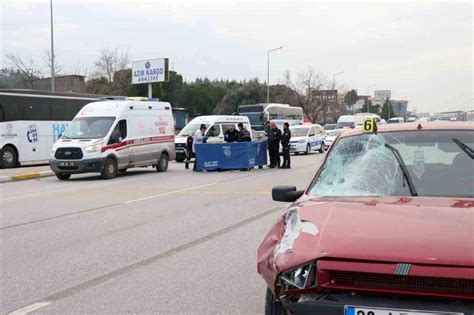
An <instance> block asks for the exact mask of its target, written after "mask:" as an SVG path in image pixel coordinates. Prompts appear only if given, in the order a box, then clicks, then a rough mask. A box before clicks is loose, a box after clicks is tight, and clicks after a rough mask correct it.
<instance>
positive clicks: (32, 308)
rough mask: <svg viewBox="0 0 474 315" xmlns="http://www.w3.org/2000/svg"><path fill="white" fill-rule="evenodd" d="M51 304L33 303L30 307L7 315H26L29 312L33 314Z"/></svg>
mask: <svg viewBox="0 0 474 315" xmlns="http://www.w3.org/2000/svg"><path fill="white" fill-rule="evenodd" d="M49 304H51V302H38V303H33V304H31V305H28V306H25V307H23V308H20V309H19V310H16V311H14V312H11V313H9V314H8V315H26V314H29V313H31V312H34V311H36V310H38V309H40V308H42V307H45V306H48V305H49Z"/></svg>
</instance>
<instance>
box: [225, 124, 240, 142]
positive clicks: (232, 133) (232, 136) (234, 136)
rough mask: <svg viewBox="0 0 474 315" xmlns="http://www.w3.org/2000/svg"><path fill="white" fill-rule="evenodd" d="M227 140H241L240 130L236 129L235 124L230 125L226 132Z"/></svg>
mask: <svg viewBox="0 0 474 315" xmlns="http://www.w3.org/2000/svg"><path fill="white" fill-rule="evenodd" d="M224 140H225V142H237V141H239V132H238V131H237V130H236V129H235V126H234V125H230V126H229V129H228V130H227V131H226V132H225V133H224Z"/></svg>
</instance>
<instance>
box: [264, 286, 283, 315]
mask: <svg viewBox="0 0 474 315" xmlns="http://www.w3.org/2000/svg"><path fill="white" fill-rule="evenodd" d="M265 314H266V315H286V311H285V309H284V308H283V305H282V304H281V302H280V301H277V300H275V297H274V296H273V293H272V291H270V289H267V295H266V297H265Z"/></svg>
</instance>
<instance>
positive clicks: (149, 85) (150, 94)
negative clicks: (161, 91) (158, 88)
mask: <svg viewBox="0 0 474 315" xmlns="http://www.w3.org/2000/svg"><path fill="white" fill-rule="evenodd" d="M151 97H152V89H151V83H148V98H149V99H150V98H151Z"/></svg>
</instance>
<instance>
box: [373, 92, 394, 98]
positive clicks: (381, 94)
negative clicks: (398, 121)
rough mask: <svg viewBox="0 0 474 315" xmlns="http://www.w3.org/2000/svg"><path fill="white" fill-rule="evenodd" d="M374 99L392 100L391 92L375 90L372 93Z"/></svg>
mask: <svg viewBox="0 0 474 315" xmlns="http://www.w3.org/2000/svg"><path fill="white" fill-rule="evenodd" d="M374 98H375V99H377V100H386V99H391V98H392V91H391V90H375V91H374Z"/></svg>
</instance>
